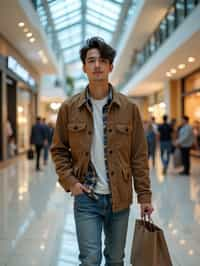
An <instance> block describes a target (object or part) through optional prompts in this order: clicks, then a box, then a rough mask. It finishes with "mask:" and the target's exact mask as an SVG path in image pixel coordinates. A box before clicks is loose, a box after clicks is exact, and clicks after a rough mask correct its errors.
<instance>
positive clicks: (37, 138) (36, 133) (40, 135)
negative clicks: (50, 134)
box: [30, 116, 47, 171]
mask: <svg viewBox="0 0 200 266" xmlns="http://www.w3.org/2000/svg"><path fill="white" fill-rule="evenodd" d="M46 142H47V136H46V132H45V129H44V126H43V125H42V122H41V118H40V117H39V116H38V117H37V118H36V123H35V125H33V126H32V129H31V139H30V143H31V145H35V151H36V171H40V170H41V169H40V156H41V151H42V148H43V146H44V145H46Z"/></svg>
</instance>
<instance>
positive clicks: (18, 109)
mask: <svg viewBox="0 0 200 266" xmlns="http://www.w3.org/2000/svg"><path fill="white" fill-rule="evenodd" d="M17 111H18V112H19V113H22V112H23V111H24V108H23V107H22V106H20V105H19V106H18V107H17Z"/></svg>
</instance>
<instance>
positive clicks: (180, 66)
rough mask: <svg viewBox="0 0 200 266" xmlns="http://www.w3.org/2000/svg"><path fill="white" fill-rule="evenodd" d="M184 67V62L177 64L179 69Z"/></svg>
mask: <svg viewBox="0 0 200 266" xmlns="http://www.w3.org/2000/svg"><path fill="white" fill-rule="evenodd" d="M185 67H186V65H185V64H180V65H178V68H179V69H184V68H185Z"/></svg>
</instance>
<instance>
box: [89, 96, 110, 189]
mask: <svg viewBox="0 0 200 266" xmlns="http://www.w3.org/2000/svg"><path fill="white" fill-rule="evenodd" d="M91 102H92V107H93V124H94V133H93V139H92V146H91V151H90V155H91V161H92V163H93V165H94V167H95V169H96V172H97V175H98V180H97V185H96V187H95V190H94V191H95V192H96V193H99V194H109V193H110V189H109V184H108V181H107V175H106V165H105V159H104V132H103V107H104V105H105V104H106V103H107V97H106V98H104V99H101V100H94V99H93V98H91Z"/></svg>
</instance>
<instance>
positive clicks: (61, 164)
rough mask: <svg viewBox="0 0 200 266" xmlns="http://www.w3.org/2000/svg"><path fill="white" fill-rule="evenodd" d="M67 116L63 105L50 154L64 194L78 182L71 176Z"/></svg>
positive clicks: (71, 167) (71, 166) (65, 107)
mask: <svg viewBox="0 0 200 266" xmlns="http://www.w3.org/2000/svg"><path fill="white" fill-rule="evenodd" d="M67 124H68V114H67V105H66V104H65V103H64V104H63V105H62V106H61V108H60V110H59V113H58V117H57V121H56V127H55V131H54V136H53V144H52V147H51V154H52V158H53V161H54V163H55V168H56V173H57V174H58V177H59V183H60V184H61V186H62V187H63V188H64V190H65V191H66V192H69V191H70V187H71V186H72V185H74V184H75V183H77V182H78V180H77V179H76V178H75V176H74V174H73V165H72V158H71V152H70V149H69V142H68V129H67Z"/></svg>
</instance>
